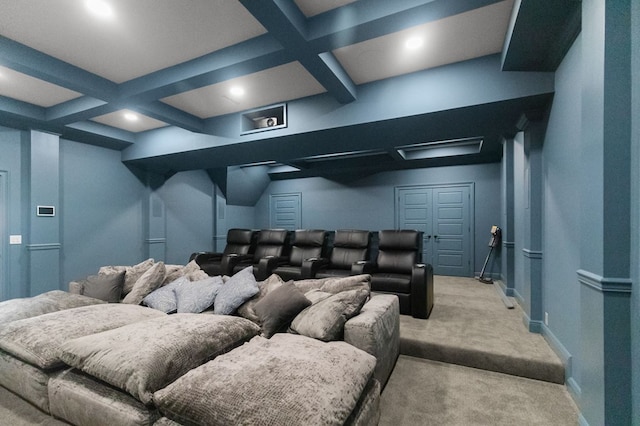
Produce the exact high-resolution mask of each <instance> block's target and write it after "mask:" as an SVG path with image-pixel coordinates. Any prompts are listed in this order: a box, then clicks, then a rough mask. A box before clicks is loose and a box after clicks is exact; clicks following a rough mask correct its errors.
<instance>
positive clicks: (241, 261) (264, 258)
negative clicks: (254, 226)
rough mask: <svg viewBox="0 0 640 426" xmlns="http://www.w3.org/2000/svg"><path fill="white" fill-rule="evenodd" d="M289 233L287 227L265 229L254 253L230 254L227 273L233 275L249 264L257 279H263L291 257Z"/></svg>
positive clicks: (259, 235) (257, 241)
mask: <svg viewBox="0 0 640 426" xmlns="http://www.w3.org/2000/svg"><path fill="white" fill-rule="evenodd" d="M289 234H290V232H289V231H287V230H286V229H263V230H261V231H260V232H259V234H258V238H257V239H256V247H255V250H254V252H253V255H244V256H237V255H233V254H231V255H228V256H225V258H227V269H226V270H225V271H224V274H225V275H233V274H235V273H236V272H239V271H241V270H243V269H244V268H246V267H248V266H253V275H254V276H255V277H256V280H258V281H263V280H265V279H266V278H267V277H268V276H269V274H268V271H272V270H273V269H274V268H275V267H276V265H278V264H280V263H282V262H286V261H288V259H289V249H290V247H289Z"/></svg>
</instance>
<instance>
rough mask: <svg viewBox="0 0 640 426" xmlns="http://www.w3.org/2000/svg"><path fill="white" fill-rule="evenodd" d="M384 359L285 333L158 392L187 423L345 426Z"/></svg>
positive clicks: (168, 411)
mask: <svg viewBox="0 0 640 426" xmlns="http://www.w3.org/2000/svg"><path fill="white" fill-rule="evenodd" d="M375 364H376V359H375V358H374V357H373V356H371V355H369V354H367V353H366V352H364V351H361V350H359V349H357V348H355V347H353V346H351V345H349V344H347V343H344V342H330V343H324V342H320V341H318V340H315V339H310V338H307V337H304V336H297V335H293V334H288V333H278V334H276V335H275V336H273V337H272V338H271V339H265V338H263V337H261V336H257V337H254V338H253V339H252V340H251V341H250V342H249V343H246V344H244V345H243V346H240V347H238V348H236V349H234V350H233V351H231V352H229V353H227V354H225V355H221V356H219V357H217V358H216V359H214V360H213V361H210V362H208V363H206V364H204V365H202V366H200V367H198V368H195V369H193V370H191V371H190V372H188V373H187V374H185V375H184V376H182V377H180V378H179V379H177V380H176V381H175V382H173V383H172V384H170V385H169V386H167V387H166V388H164V389H162V390H159V391H158V392H156V393H155V394H154V397H153V400H154V403H155V404H156V406H157V407H158V408H159V409H160V411H161V412H162V414H164V415H165V416H166V417H168V418H170V419H172V420H175V421H177V422H179V423H185V424H220V425H230V424H237V423H238V419H242V422H243V424H247V425H251V424H274V425H303V424H304V425H307V424H309V425H318V424H323V425H343V424H344V423H345V421H346V420H347V418H348V417H349V415H350V413H351V412H352V411H353V409H354V407H355V406H356V402H357V401H358V399H359V397H360V395H361V393H362V391H363V389H364V388H365V386H366V384H367V383H368V381H369V379H370V377H371V375H372V373H373V369H374V367H375Z"/></svg>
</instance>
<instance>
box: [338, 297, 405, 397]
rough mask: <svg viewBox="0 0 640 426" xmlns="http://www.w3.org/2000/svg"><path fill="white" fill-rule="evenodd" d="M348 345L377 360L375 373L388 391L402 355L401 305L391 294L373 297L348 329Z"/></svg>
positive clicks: (348, 322) (346, 337)
mask: <svg viewBox="0 0 640 426" xmlns="http://www.w3.org/2000/svg"><path fill="white" fill-rule="evenodd" d="M344 341H345V342H347V343H349V344H351V345H353V346H355V347H357V348H359V349H362V350H363V351H365V352H367V353H369V354H371V355H373V356H375V357H376V359H377V363H376V369H375V371H374V373H373V377H375V378H376V379H377V380H378V381H379V382H380V383H381V384H382V386H383V387H384V385H385V384H386V383H387V380H388V379H389V376H390V375H391V371H392V370H393V367H394V366H395V364H396V360H397V359H398V355H400V303H399V302H398V297H397V296H396V295H391V294H377V295H373V296H372V297H371V299H370V300H369V301H368V302H367V303H365V305H364V306H363V307H362V310H361V311H360V314H358V315H356V316H355V317H353V318H351V319H350V320H349V321H347V323H346V324H345V326H344Z"/></svg>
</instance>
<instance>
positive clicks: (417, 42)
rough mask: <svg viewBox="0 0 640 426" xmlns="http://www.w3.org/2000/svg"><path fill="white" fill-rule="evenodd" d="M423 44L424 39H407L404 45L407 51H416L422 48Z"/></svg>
mask: <svg viewBox="0 0 640 426" xmlns="http://www.w3.org/2000/svg"><path fill="white" fill-rule="evenodd" d="M422 42H423V40H422V37H411V38H408V39H407V41H406V42H405V43H404V46H405V47H406V48H407V49H411V50H415V49H417V48H419V47H420V46H422Z"/></svg>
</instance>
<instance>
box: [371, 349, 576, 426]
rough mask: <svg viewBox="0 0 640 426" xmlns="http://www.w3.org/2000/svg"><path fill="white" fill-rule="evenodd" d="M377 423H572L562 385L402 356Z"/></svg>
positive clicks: (572, 407)
mask: <svg viewBox="0 0 640 426" xmlns="http://www.w3.org/2000/svg"><path fill="white" fill-rule="evenodd" d="M380 408H381V411H382V416H381V419H380V426H405V425H406V426H420V425H438V426H457V425H460V426H462V425H464V426H468V425H492V426H496V425H509V426H511V425H528V426H533V425H544V426H548V425H554V426H563V425H576V424H578V412H577V409H576V406H575V404H574V403H573V401H572V399H571V397H570V396H569V394H568V392H567V390H566V388H565V387H564V386H563V385H558V384H554V383H548V382H543V381H539V380H532V379H526V378H523V377H516V376H510V375H507V374H502V373H495V372H492V371H485V370H478V369H475V368H469V367H463V366H459V365H453V364H445V363H441V362H438V361H430V360H426V359H419V358H413V357H409V356H405V355H401V356H400V358H399V359H398V363H397V364H396V367H395V369H394V371H393V374H392V375H391V378H390V379H389V382H388V383H387V386H386V387H385V389H384V391H383V393H382V398H381V404H380Z"/></svg>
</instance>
